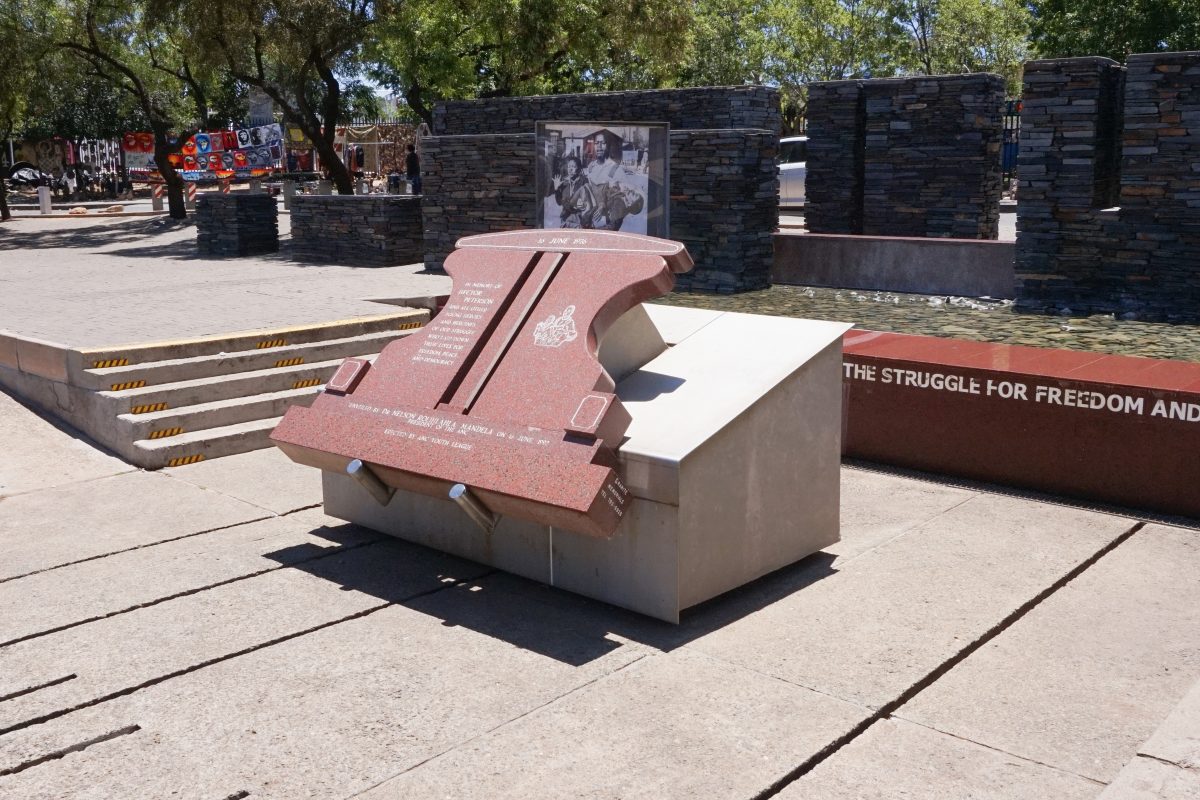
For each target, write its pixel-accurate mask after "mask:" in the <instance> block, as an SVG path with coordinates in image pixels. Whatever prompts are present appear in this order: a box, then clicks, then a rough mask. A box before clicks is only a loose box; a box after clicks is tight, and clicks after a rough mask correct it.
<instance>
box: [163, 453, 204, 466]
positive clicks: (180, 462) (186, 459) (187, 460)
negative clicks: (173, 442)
mask: <svg viewBox="0 0 1200 800" xmlns="http://www.w3.org/2000/svg"><path fill="white" fill-rule="evenodd" d="M203 460H204V454H203V453H197V454H196V455H194V456H179V458H172V459H171V460H170V461H168V462H167V466H168V467H182V466H184V465H185V464H195V463H196V462H197V461H203Z"/></svg>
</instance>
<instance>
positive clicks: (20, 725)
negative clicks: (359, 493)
mask: <svg viewBox="0 0 1200 800" xmlns="http://www.w3.org/2000/svg"><path fill="white" fill-rule="evenodd" d="M496 572H497V570H494V569H493V570H489V571H487V572H484V573H483V574H480V575H474V576H472V577H470V578H463V579H461V580H459V579H455V580H453V581H452V582H449V583H444V584H442V585H441V586H435V587H433V588H431V589H426V590H425V591H423V592H416V593H415V594H412V595H409V596H407V597H404V598H402V599H400V600H389V601H388V602H386V603H380V604H378V605H374V606H371V607H369V608H365V609H363V610H362V611H356V612H354V613H353V614H348V615H347V616H344V617H339V618H338V619H334V620H330V621H328V622H322V623H321V624H320V625H313V626H311V627H308V628H305V629H303V630H299V631H293V632H292V633H287V634H284V635H282V636H276V637H275V638H273V639H268V640H267V641H265V642H259V643H258V644H254V645H250V646H249V647H243V648H242V649H241V650H235V651H234V652H232V653H226V654H225V655H221V656H216V657H214V658H208V659H205V660H204V661H201V662H200V663H198V664H192V665H191V666H188V667H184V668H182V669H177V670H172V671H171V672H168V673H166V674H165V675H159V676H157V677H154V678H148V679H147V680H144V681H142V682H141V683H138V684H135V685H133V686H127V687H125V688H124V689H118V690H117V691H115V692H109V693H108V694H105V695H101V696H100V697H94V698H92V699H91V700H85V701H83V702H81V703H77V704H75V705H73V706H71V707H70V708H60V709H57V710H55V711H50V712H47V713H45V714H41V715H39V716H37V717H32V718H30V719H27V720H23V721H21V722H17V723H14V724H12V725H9V726H8V727H7V728H0V736H6V735H8V734H10V733H15V732H16V731H20V730H24V729H25V728H31V727H33V726H34V725H42V724H44V723H47V722H51V721H52V720H56V719H58V718H60V717H65V716H67V715H68V714H73V713H75V712H76V711H82V710H83V709H85V708H92V707H93V706H98V705H101V704H103V703H107V702H109V701H110V700H116V699H118V698H121V697H127V696H129V695H131V694H134V693H136V692H140V691H141V690H142V689H149V688H150V687H152V686H157V685H158V684H160V683H166V682H167V681H169V680H172V679H174V678H179V677H182V676H184V675H187V674H189V673H192V672H199V671H200V670H202V669H205V668H207V667H211V666H214V665H216V664H220V663H222V662H224V661H231V660H233V659H235V658H240V657H241V656H244V655H249V654H250V653H254V652H257V651H259V650H265V649H267V648H268V647H274V646H275V645H277V644H282V643H284V642H288V641H291V640H292V639H298V638H300V637H301V636H307V635H308V634H310V633H315V632H317V631H320V630H324V629H325V628H332V627H333V626H335V625H341V624H342V623H344V622H353V621H354V620H358V619H362V618H364V617H367V616H370V615H371V614H374V613H375V612H377V611H382V610H383V609H385V608H391V607H392V606H398V605H400V604H402V603H411V602H412V601H413V600H418V599H420V598H422V597H428V596H429V595H431V594H437V593H438V592H442V591H445V590H447V589H453V588H455V587H458V586H463V585H465V584H467V583H471V582H473V581H477V580H480V579H482V578H486V577H488V576H489V575H493V574H495V573H496ZM0 774H3V773H0Z"/></svg>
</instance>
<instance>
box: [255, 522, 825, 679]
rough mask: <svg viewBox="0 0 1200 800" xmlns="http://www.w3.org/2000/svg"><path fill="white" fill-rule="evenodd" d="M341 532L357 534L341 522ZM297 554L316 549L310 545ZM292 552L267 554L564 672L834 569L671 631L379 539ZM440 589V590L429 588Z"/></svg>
mask: <svg viewBox="0 0 1200 800" xmlns="http://www.w3.org/2000/svg"><path fill="white" fill-rule="evenodd" d="M344 527H345V528H349V529H354V530H356V531H362V530H364V529H361V528H359V526H356V525H351V524H349V523H348V524H347V525H346V526H344ZM338 530H340V528H334V529H322V530H321V532H320V534H319V535H321V536H323V537H325V538H329V539H332V540H334V541H338V540H339V537H338V536H337V533H336V532H337V531H338ZM314 533H317V532H316V531H314ZM301 547H304V548H308V549H310V550H311V551H312V552H313V553H314V554H315V553H319V551H320V548H317V547H316V546H315V545H302V546H301ZM295 549H296V548H288V549H286V550H281V551H279V552H276V553H268V554H266V557H267V558H271V559H273V560H275V561H278V562H279V563H281V564H285V565H289V566H290V568H292V569H297V570H301V571H303V572H306V573H308V574H309V575H313V576H315V577H318V578H321V579H322V580H326V581H330V582H332V583H336V584H338V585H339V587H340V588H341V589H342V590H345V591H358V592H363V593H366V594H369V595H371V596H373V597H377V598H379V599H380V600H383V601H385V602H388V603H394V604H396V605H399V606H403V607H405V608H409V609H412V610H414V611H418V612H420V613H422V614H426V615H429V616H431V617H434V618H435V619H440V620H441V621H442V624H443V625H446V626H453V627H461V628H465V629H467V630H471V631H474V632H476V633H480V634H482V635H484V636H489V637H492V638H495V639H500V640H502V641H505V642H507V643H509V644H511V645H513V646H514V647H519V648H521V649H523V650H529V651H531V652H535V653H538V654H540V655H543V656H546V657H547V658H552V659H554V660H556V661H560V662H563V663H566V664H570V665H572V666H581V665H583V664H586V663H588V662H590V661H593V660H595V659H597V658H600V657H602V656H604V655H606V654H608V653H610V652H612V651H613V650H616V649H618V648H620V647H621V646H622V644H623V642H622V641H621V640H622V639H628V640H630V641H633V642H638V643H640V644H644V645H647V646H649V647H652V648H655V649H658V650H663V651H669V650H673V649H675V648H677V647H680V646H682V645H685V644H687V643H688V642H690V641H692V640H694V639H697V638H699V637H701V636H704V635H706V634H708V633H711V632H713V631H715V630H719V629H720V628H722V627H724V626H726V625H729V624H731V623H733V622H736V621H737V620H739V619H741V618H743V617H745V616H748V615H750V614H753V613H755V612H756V611H758V610H760V609H762V608H764V607H766V606H769V605H771V604H772V603H775V602H777V601H779V600H781V599H783V598H785V597H788V596H789V595H791V594H794V593H795V592H798V591H801V590H802V589H804V588H805V587H807V586H810V585H812V584H814V583H816V582H817V581H819V580H821V579H822V578H824V577H826V576H828V575H831V574H833V573H834V572H835V571H836V570H834V569H833V566H832V565H833V560H834V556H832V555H830V554H827V553H815V554H813V555H811V556H809V557H808V558H806V559H804V560H802V561H800V562H798V563H796V564H793V565H791V566H789V567H785V568H783V569H780V570H777V571H776V572H773V573H771V574H769V575H766V576H764V577H762V578H759V579H758V580H756V581H753V582H751V583H749V584H747V585H745V586H743V587H741V588H739V589H735V590H733V591H731V592H727V593H726V594H724V595H721V596H720V597H716V598H713V599H712V600H709V601H707V602H705V603H702V604H700V605H698V606H695V607H694V608H691V609H689V610H687V611H686V612H685V613H684V616H683V621H682V624H680V625H671V624H669V623H666V622H661V621H659V620H654V619H651V618H649V617H645V616H642V615H640V614H635V613H633V612H631V611H625V610H623V609H620V608H616V607H614V606H610V605H607V604H605V603H601V602H598V601H594V600H589V599H587V598H584V597H580V596H578V595H574V594H571V593H569V592H565V591H563V590H560V589H555V588H553V587H551V586H546V585H543V584H540V583H537V582H535V581H530V580H526V579H524V578H520V577H518V576H515V575H510V574H507V573H503V572H499V571H498V570H495V569H492V568H490V567H487V566H484V565H482V564H477V563H475V562H471V561H466V560H464V559H460V558H457V557H455V556H451V555H447V554H445V553H440V552H438V551H435V550H431V549H429V548H427V547H423V546H421V545H416V544H411V543H409V542H404V541H401V540H399V539H393V538H391V537H388V536H382V535H381V539H380V540H377V541H376V542H374V543H372V544H371V545H370V546H366V547H356V548H353V549H348V551H347V552H345V553H336V552H335V553H332V554H331V557H327V558H317V559H313V560H306V561H303V563H296V562H297V560H298V559H297V556H298V554H297V553H296V552H293V551H294V550H295ZM439 583H442V584H444V588H440V589H434V590H430V589H429V587H430V586H435V587H436V586H437V585H438V584H439ZM397 635H402V632H400V631H398V632H397Z"/></svg>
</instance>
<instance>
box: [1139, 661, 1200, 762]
mask: <svg viewBox="0 0 1200 800" xmlns="http://www.w3.org/2000/svg"><path fill="white" fill-rule="evenodd" d="M1138 752H1139V753H1141V754H1143V755H1147V756H1150V757H1151V758H1157V759H1159V760H1161V761H1169V762H1171V763H1172V764H1176V765H1178V766H1179V767H1182V768H1184V769H1190V770H1194V771H1196V774H1197V777H1200V681H1197V682H1196V683H1195V684H1194V685H1193V686H1192V688H1191V691H1189V692H1188V693H1187V694H1186V695H1185V696H1184V698H1183V700H1181V701H1180V702H1179V704H1178V705H1176V706H1175V708H1174V709H1173V710H1172V711H1171V713H1170V714H1168V715H1167V718H1166V720H1165V721H1164V722H1163V724H1162V725H1159V726H1158V730H1156V731H1155V732H1154V735H1153V736H1151V737H1150V739H1149V740H1148V741H1147V742H1146V743H1145V744H1143V745H1142V746H1141V747H1140V748H1138Z"/></svg>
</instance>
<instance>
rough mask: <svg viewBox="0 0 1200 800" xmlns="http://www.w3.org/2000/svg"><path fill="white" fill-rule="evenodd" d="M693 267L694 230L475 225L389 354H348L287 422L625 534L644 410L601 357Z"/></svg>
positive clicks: (497, 499) (293, 443) (332, 444)
mask: <svg viewBox="0 0 1200 800" xmlns="http://www.w3.org/2000/svg"><path fill="white" fill-rule="evenodd" d="M691 267H692V261H691V258H690V257H689V256H688V254H687V251H686V250H685V249H684V247H683V245H681V244H679V243H677V242H671V241H666V240H664V239H655V238H651V237H648V236H638V235H633V234H623V233H614V232H607V231H562V230H555V231H512V232H508V233H492V234H484V235H482V236H469V237H467V238H464V239H461V240H460V241H459V242H458V250H456V251H455V252H454V253H453V254H452V255H451V256H450V257H449V258H448V259H447V261H446V272H447V273H449V274H450V276H451V277H452V278H453V279H454V291H453V293H452V294H451V296H450V299H449V301H448V302H447V303H446V305H445V307H444V308H443V309H442V310H441V312H440V313H439V314H438V315H437V316H436V317H435V318H434V319H433V321H432V322H430V323H429V325H427V326H426V327H425V328H424V329H423V330H422V331H420V332H419V333H416V334H413V335H412V336H409V337H407V338H404V339H401V340H398V341H395V342H392V343H391V344H389V345H388V346H387V347H385V348H384V350H383V352H382V353H380V354H379V357H378V358H377V359H376V361H375V363H374V364H370V363H368V362H366V361H363V360H362V359H347V360H346V362H345V363H343V364H342V366H341V367H340V368H339V369H338V371H337V373H335V375H334V376H333V378H331V379H330V380H329V382H328V383H327V384H326V388H325V391H324V392H323V393H322V394H320V395H319V396H318V397H317V399H316V400H315V401H314V402H313V404H312V406H311V407H310V408H301V407H293V408H291V409H289V410H288V412H287V414H286V415H285V416H284V418H283V420H282V421H280V423H279V425H278V427H276V428H275V431H274V433H273V434H272V436H271V438H272V440H273V441H274V442H275V444H276V445H277V446H278V447H279V448H280V449H281V450H283V451H284V452H285V453H286V454H287V455H288V457H290V458H291V459H292V460H293V461H296V462H299V463H301V464H308V465H310V466H314V467H319V468H321V469H325V470H333V471H343V470H345V468H346V466H347V465H348V464H349V463H350V462H351V461H352V460H355V459H358V460H360V461H362V462H363V463H364V464H366V465H367V467H368V468H369V469H370V471H371V472H372V473H373V474H374V475H375V476H376V477H378V478H379V480H381V481H382V482H383V483H384V484H386V485H387V486H390V487H392V488H396V489H404V490H408V491H415V492H420V493H424V494H429V495H433V496H438V497H446V496H447V493H448V491H449V489H450V487H452V486H453V485H454V484H456V483H462V484H464V485H466V486H467V487H468V488H470V490H471V491H472V492H473V493H474V495H475V496H476V497H477V498H478V499H479V500H480V501H481V502H482V503H483V504H484V506H486V508H487V509H488V510H490V511H491V512H493V513H494V514H500V515H509V516H513V517H518V518H521V519H528V520H532V521H535V522H540V523H543V524H546V525H552V526H555V527H561V528H564V529H567V530H572V531H576V532H578V533H583V534H589V535H592V536H611V535H612V534H613V533H614V532H615V531H616V529H617V526H618V525H619V524H620V521H621V517H622V515H623V514H624V512H625V508H626V506H627V505H628V502H629V497H628V493H627V491H626V489H625V486H624V484H623V483H622V482H621V480H620V477H619V476H618V475H617V472H616V466H617V458H616V448H617V447H618V445H619V444H620V443H621V439H622V436H623V435H624V433H625V429H626V428H627V427H628V425H629V422H630V417H629V414H628V412H626V411H625V409H624V408H623V407H622V406H621V403H620V401H618V400H617V398H616V396H615V395H614V394H613V389H614V388H615V387H614V383H613V380H612V378H611V377H610V376H609V375H608V373H607V372H605V370H604V368H603V367H602V366H601V365H600V362H599V361H598V360H597V358H596V353H597V349H598V347H599V342H600V340H601V338H602V337H603V336H604V333H605V331H606V330H607V329H608V328H609V326H611V325H612V324H613V323H614V322H615V321H616V320H617V319H619V318H620V317H621V315H622V314H624V313H625V312H626V311H628V310H629V309H631V308H633V307H634V306H636V305H637V304H638V303H641V302H643V301H645V300H649V299H651V298H653V297H657V296H659V295H661V294H663V293H665V292H667V291H669V290H670V289H671V287H672V286H673V285H674V282H675V278H674V275H675V273H680V272H686V271H688V270H689V269H691Z"/></svg>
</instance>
